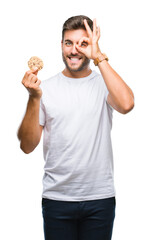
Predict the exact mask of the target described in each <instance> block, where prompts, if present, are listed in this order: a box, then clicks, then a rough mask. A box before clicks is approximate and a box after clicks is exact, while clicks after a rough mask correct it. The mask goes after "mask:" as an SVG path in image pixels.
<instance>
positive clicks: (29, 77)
mask: <svg viewBox="0 0 151 240" xmlns="http://www.w3.org/2000/svg"><path fill="white" fill-rule="evenodd" d="M37 74H38V69H37V68H35V69H34V70H29V71H27V72H26V73H25V75H24V77H23V80H22V84H23V85H24V86H25V87H26V89H27V90H28V92H29V95H30V96H31V97H33V98H38V99H39V98H41V96H42V90H41V88H40V87H39V85H40V83H41V81H40V80H39V79H38V77H37Z"/></svg>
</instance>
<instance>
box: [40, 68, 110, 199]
mask: <svg viewBox="0 0 151 240" xmlns="http://www.w3.org/2000/svg"><path fill="white" fill-rule="evenodd" d="M41 88H42V92H43V95H42V98H41V104H40V114H39V122H40V125H42V126H44V135H43V137H44V139H43V150H44V160H45V166H44V177H43V193H42V197H43V198H48V199H54V200H62V201H86V200H95V199H103V198H109V197H113V196H115V190H114V180H113V154H112V144H111V136H110V132H111V128H112V112H113V108H112V107H111V106H110V105H109V104H108V103H107V95H108V90H107V87H106V85H105V83H104V80H103V77H102V75H101V74H98V73H97V72H95V71H92V73H91V74H90V75H89V76H88V77H84V78H69V77H66V76H64V75H63V73H62V72H60V73H58V74H57V75H55V76H54V77H51V78H50V79H47V80H44V81H43V82H42V84H41Z"/></svg>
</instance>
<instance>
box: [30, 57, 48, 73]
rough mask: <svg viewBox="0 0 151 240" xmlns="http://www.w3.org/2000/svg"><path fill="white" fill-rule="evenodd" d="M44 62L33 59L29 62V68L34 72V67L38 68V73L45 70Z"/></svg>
mask: <svg viewBox="0 0 151 240" xmlns="http://www.w3.org/2000/svg"><path fill="white" fill-rule="evenodd" d="M43 65H44V64H43V61H42V60H41V59H40V58H39V57H36V56H34V57H31V58H30V59H29V61H28V67H29V68H30V69H31V70H33V68H34V67H37V68H38V71H39V70H41V69H42V68H43Z"/></svg>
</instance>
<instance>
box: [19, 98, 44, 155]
mask: <svg viewBox="0 0 151 240" xmlns="http://www.w3.org/2000/svg"><path fill="white" fill-rule="evenodd" d="M39 106H40V98H39V99H35V98H33V97H31V96H30V97H29V100H28V104H27V109H26V113H25V116H24V118H23V121H22V123H21V126H20V128H19V130H18V138H19V140H20V147H21V149H22V150H23V151H24V152H25V153H29V152H31V151H33V150H34V148H35V147H36V146H37V145H38V143H39V141H40V137H41V131H40V125H39Z"/></svg>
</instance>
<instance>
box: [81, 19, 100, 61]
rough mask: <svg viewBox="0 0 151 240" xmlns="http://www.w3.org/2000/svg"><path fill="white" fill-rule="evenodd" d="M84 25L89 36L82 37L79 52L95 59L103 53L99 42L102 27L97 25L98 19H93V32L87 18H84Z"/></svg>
mask: <svg viewBox="0 0 151 240" xmlns="http://www.w3.org/2000/svg"><path fill="white" fill-rule="evenodd" d="M84 25H85V28H86V31H87V34H88V37H83V38H81V39H80V41H79V44H78V45H77V46H76V48H77V50H78V51H79V52H81V53H83V54H84V55H85V56H86V57H87V58H89V59H93V60H94V59H96V58H97V57H98V56H100V55H101V54H102V53H101V50H100V48H99V44H98V41H99V38H100V27H97V26H96V19H94V20H93V32H92V30H91V28H90V27H89V25H88V23H87V20H86V19H84ZM82 43H85V44H83V45H84V46H83V47H82Z"/></svg>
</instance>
